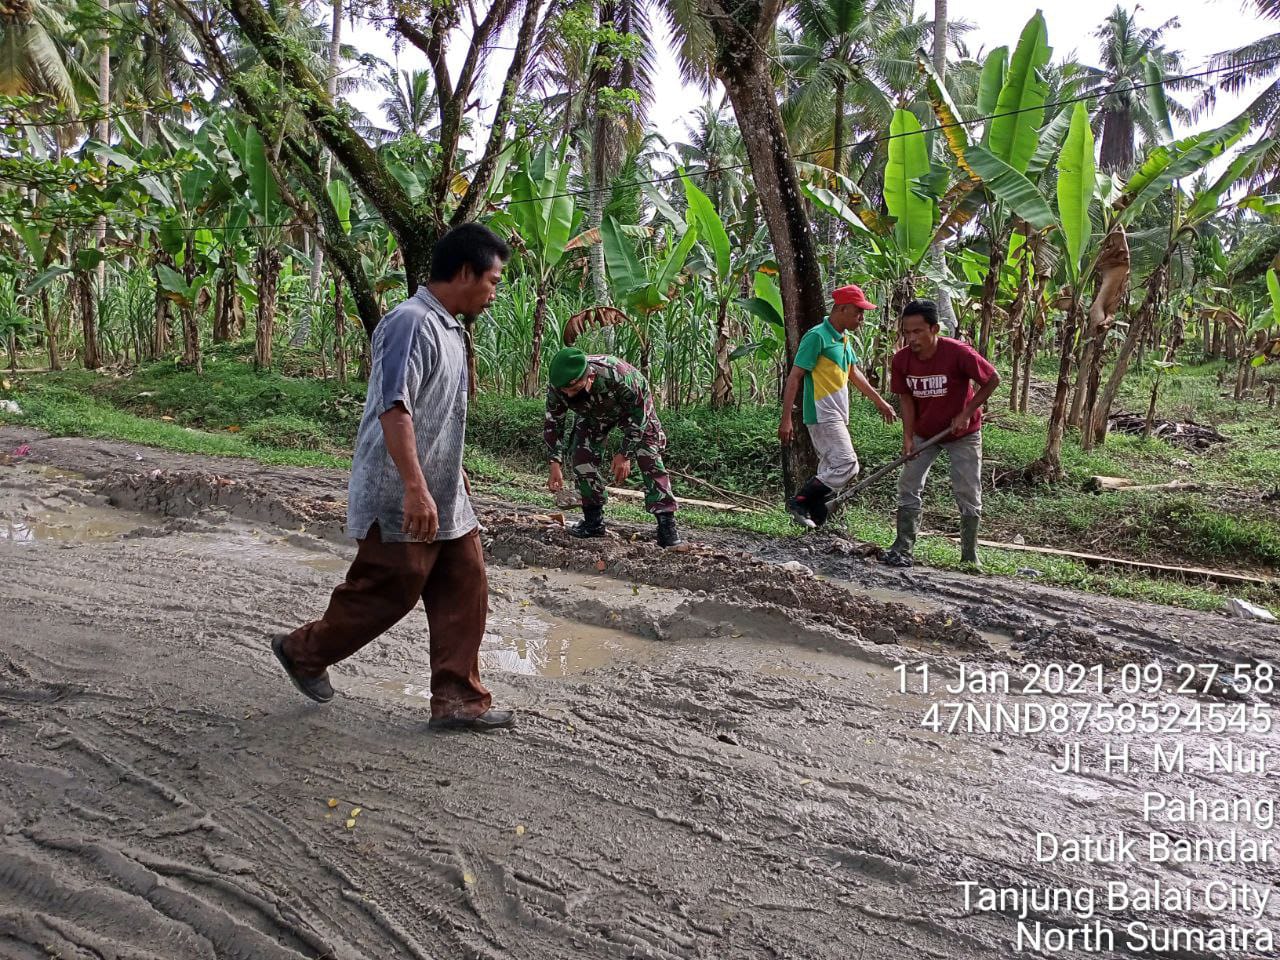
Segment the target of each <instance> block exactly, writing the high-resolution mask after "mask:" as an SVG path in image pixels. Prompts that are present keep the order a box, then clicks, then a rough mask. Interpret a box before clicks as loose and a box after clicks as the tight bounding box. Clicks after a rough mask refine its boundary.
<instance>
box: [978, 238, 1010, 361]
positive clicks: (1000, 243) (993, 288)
mask: <svg viewBox="0 0 1280 960" xmlns="http://www.w3.org/2000/svg"><path fill="white" fill-rule="evenodd" d="M1012 230H1013V227H1012V225H1010V227H1009V228H1008V230H1005V229H1001V228H1000V227H992V229H991V231H990V233H989V234H988V236H989V238H990V253H989V257H988V266H987V276H986V279H984V280H983V282H982V308H981V313H982V328H981V330H980V331H979V333H978V352H979V353H980V354H982V355H983V356H984V357H989V356H990V350H991V327H992V324H993V322H994V320H995V313H996V296H997V295H998V294H999V292H1000V272H1001V269H1002V268H1003V267H1004V258H1005V251H1006V250H1008V248H1009V235H1010V233H1011V232H1012Z"/></svg>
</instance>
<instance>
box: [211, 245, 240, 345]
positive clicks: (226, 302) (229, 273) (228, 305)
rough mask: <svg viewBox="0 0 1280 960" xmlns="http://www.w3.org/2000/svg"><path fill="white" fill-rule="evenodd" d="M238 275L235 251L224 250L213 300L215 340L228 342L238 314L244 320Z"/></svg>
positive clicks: (215, 341) (216, 341)
mask: <svg viewBox="0 0 1280 960" xmlns="http://www.w3.org/2000/svg"><path fill="white" fill-rule="evenodd" d="M237 279H238V278H237V277H236V258H235V251H234V250H232V249H231V248H229V247H228V248H226V249H224V250H223V251H222V263H221V265H220V268H219V270H218V287H217V291H216V296H215V297H214V300H213V342H214V343H226V342H227V341H228V340H230V339H231V337H232V331H233V330H234V325H235V319H236V317H237V315H238V316H239V317H240V322H241V324H243V322H244V310H243V308H242V306H241V303H240V287H239V284H238V283H237V282H236V281H237Z"/></svg>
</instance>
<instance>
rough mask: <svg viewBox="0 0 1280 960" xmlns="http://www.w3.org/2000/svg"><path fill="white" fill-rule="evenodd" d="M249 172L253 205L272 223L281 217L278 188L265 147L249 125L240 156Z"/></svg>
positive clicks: (256, 131)
mask: <svg viewBox="0 0 1280 960" xmlns="http://www.w3.org/2000/svg"><path fill="white" fill-rule="evenodd" d="M240 162H241V163H242V164H243V165H244V167H245V170H246V172H247V173H248V174H249V185H250V187H251V189H252V191H253V205H254V207H255V208H256V209H257V211H258V216H259V217H260V218H261V219H262V221H263V222H264V223H270V224H274V223H276V222H277V221H279V220H281V219H282V217H283V210H282V204H281V201H280V188H279V187H278V186H277V185H276V178H275V176H274V175H273V174H272V173H271V165H270V163H269V161H268V160H267V147H266V144H264V143H263V142H262V137H261V136H260V135H259V133H258V129H257V127H253V126H250V127H249V128H248V129H247V130H246V131H245V134H244V156H242V157H241V158H240Z"/></svg>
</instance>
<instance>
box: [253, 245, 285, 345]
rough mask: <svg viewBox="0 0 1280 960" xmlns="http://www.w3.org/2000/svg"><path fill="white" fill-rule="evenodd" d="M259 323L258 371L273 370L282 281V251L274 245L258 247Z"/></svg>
mask: <svg viewBox="0 0 1280 960" xmlns="http://www.w3.org/2000/svg"><path fill="white" fill-rule="evenodd" d="M257 266H258V323H257V335H256V342H255V345H254V352H253V366H254V368H255V369H257V370H270V369H271V352H272V345H273V342H274V339H275V326H276V292H277V289H276V288H277V284H278V283H279V281H280V250H279V248H278V247H276V246H275V245H274V244H263V245H262V246H260V247H258V264H257Z"/></svg>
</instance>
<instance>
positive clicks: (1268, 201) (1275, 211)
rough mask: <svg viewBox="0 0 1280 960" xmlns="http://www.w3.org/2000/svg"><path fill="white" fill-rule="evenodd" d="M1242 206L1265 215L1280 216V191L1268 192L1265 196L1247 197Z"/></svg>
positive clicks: (1241, 202) (1241, 203)
mask: <svg viewBox="0 0 1280 960" xmlns="http://www.w3.org/2000/svg"><path fill="white" fill-rule="evenodd" d="M1240 206H1241V207H1243V208H1244V209H1246V210H1252V211H1254V212H1255V213H1260V214H1262V215H1263V216H1264V217H1276V216H1280V193H1268V194H1265V195H1263V196H1254V197H1245V198H1244V199H1243V200H1241V201H1240Z"/></svg>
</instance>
